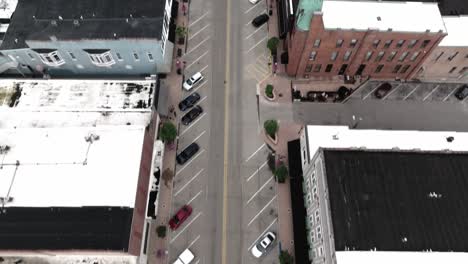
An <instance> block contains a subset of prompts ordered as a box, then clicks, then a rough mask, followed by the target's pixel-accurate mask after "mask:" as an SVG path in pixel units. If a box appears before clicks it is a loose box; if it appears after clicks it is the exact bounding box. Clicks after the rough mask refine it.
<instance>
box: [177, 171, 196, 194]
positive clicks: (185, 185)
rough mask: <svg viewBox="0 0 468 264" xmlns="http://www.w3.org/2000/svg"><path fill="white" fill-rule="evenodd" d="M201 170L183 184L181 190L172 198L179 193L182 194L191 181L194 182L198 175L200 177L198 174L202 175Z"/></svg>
mask: <svg viewBox="0 0 468 264" xmlns="http://www.w3.org/2000/svg"><path fill="white" fill-rule="evenodd" d="M202 171H203V169H201V170H200V171H199V172H198V173H197V174H195V176H193V177H192V178H191V179H190V180H189V181H188V182H187V183H186V184H184V186H182V188H180V189H179V190H178V191H177V192H176V193H175V194H174V196H177V195H178V194H179V193H180V192H182V191H183V190H184V189H185V188H186V187H187V186H188V185H189V184H190V183H191V182H192V181H193V180H195V179H196V178H197V177H198V175H200V173H202Z"/></svg>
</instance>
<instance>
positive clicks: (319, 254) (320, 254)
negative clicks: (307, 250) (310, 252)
mask: <svg viewBox="0 0 468 264" xmlns="http://www.w3.org/2000/svg"><path fill="white" fill-rule="evenodd" d="M318 256H319V257H321V256H323V247H319V248H318Z"/></svg>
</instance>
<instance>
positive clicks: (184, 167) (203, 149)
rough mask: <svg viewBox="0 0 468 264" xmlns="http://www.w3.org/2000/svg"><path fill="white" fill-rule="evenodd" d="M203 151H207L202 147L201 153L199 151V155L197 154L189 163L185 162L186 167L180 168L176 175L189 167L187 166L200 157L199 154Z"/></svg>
mask: <svg viewBox="0 0 468 264" xmlns="http://www.w3.org/2000/svg"><path fill="white" fill-rule="evenodd" d="M203 152H205V150H204V149H202V150H201V151H200V153H198V154H197V155H195V157H193V158H192V159H191V160H190V161H189V162H188V163H187V164H185V166H184V167H182V168H181V169H180V170H178V171H177V172H176V176H177V175H178V174H179V173H181V172H182V171H183V170H184V169H185V168H187V166H188V165H190V163H192V162H193V161H194V160H195V159H196V158H198V156H200V155H201V154H202V153H203Z"/></svg>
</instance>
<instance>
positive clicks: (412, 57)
mask: <svg viewBox="0 0 468 264" xmlns="http://www.w3.org/2000/svg"><path fill="white" fill-rule="evenodd" d="M419 53H420V52H419V51H416V52H415V53H413V55H412V56H411V59H410V60H411V61H415V60H416V58H417V57H418V56H419Z"/></svg>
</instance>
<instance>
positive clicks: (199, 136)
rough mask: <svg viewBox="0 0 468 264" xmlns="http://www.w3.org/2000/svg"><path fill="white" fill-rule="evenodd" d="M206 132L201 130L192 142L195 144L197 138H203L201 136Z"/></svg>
mask: <svg viewBox="0 0 468 264" xmlns="http://www.w3.org/2000/svg"><path fill="white" fill-rule="evenodd" d="M205 132H206V130H203V132H201V133H200V135H198V136H197V137H196V138H195V139H194V140H193V142H196V141H197V140H198V139H199V138H201V136H203V134H205Z"/></svg>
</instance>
